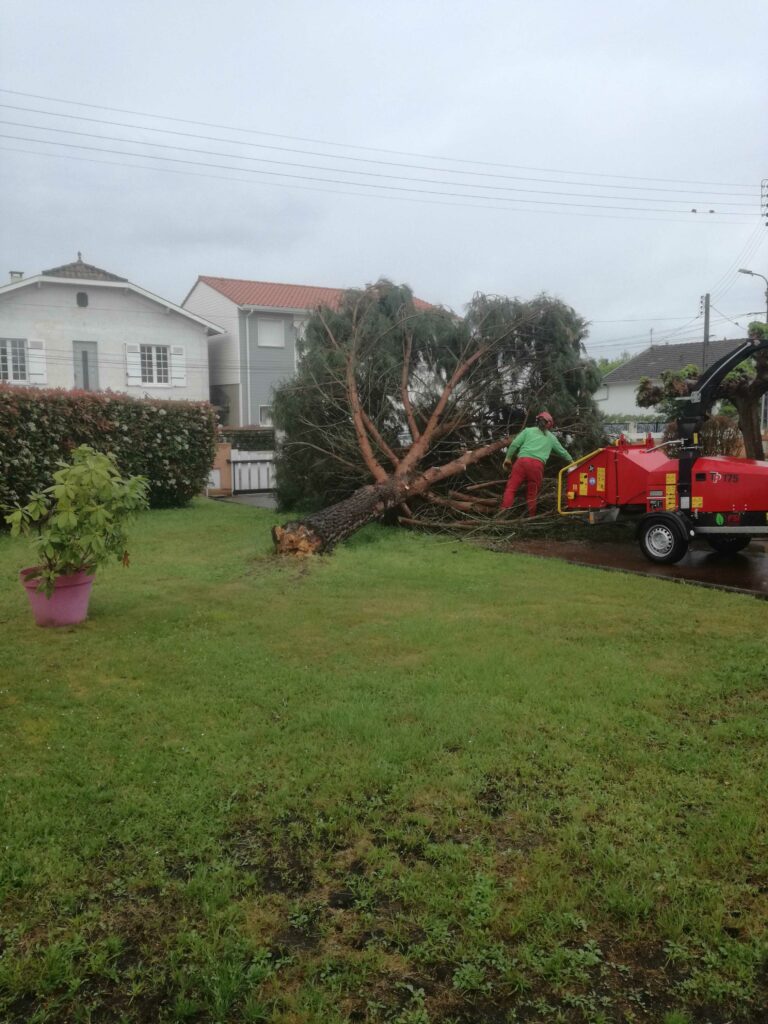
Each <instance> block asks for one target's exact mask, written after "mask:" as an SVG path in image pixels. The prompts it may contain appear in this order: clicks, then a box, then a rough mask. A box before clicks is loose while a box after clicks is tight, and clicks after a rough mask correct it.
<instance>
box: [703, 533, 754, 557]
mask: <svg viewBox="0 0 768 1024" xmlns="http://www.w3.org/2000/svg"><path fill="white" fill-rule="evenodd" d="M751 540H752V538H751V537H750V536H746V537H745V536H744V535H743V534H741V533H711V534H707V543H708V544H709V546H710V547H711V548H713V550H715V551H716V552H717V553H718V555H736V554H738V553H739V551H743V550H744V548H745V547H746V546H747V545H748V544H749V542H750V541H751Z"/></svg>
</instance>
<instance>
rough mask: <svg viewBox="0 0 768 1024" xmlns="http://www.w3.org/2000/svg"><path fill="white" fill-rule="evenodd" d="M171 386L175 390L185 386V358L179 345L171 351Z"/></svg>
mask: <svg viewBox="0 0 768 1024" xmlns="http://www.w3.org/2000/svg"><path fill="white" fill-rule="evenodd" d="M171 384H172V385H173V387H175V388H185V387H186V386H187V357H186V355H185V353H184V349H183V348H182V346H181V345H174V346H173V348H172V349H171Z"/></svg>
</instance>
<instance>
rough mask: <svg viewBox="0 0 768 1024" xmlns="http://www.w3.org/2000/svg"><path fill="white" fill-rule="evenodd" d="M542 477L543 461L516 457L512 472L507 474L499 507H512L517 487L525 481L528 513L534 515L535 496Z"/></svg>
mask: <svg viewBox="0 0 768 1024" xmlns="http://www.w3.org/2000/svg"><path fill="white" fill-rule="evenodd" d="M543 477H544V463H543V462H542V461H541V460H540V459H517V460H516V461H515V464H514V466H513V467H512V472H511V473H510V474H509V480H507V486H506V487H505V488H504V497H503V498H502V499H501V507H502V508H512V505H513V504H514V501H515V494H516V492H517V489H518V488H519V487H520V486H521V484H523V483H525V500H526V503H527V505H528V514H529V515H532V516H535V515H536V498H537V496H538V493H539V491H540V490H541V481H542V478H543Z"/></svg>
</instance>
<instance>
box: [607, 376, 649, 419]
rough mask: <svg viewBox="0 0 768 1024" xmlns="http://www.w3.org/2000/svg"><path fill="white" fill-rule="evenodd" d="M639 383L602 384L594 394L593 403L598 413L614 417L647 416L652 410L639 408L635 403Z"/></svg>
mask: <svg viewBox="0 0 768 1024" xmlns="http://www.w3.org/2000/svg"><path fill="white" fill-rule="evenodd" d="M639 383H640V381H639V380H638V381H634V382H632V381H631V382H629V383H621V384H618V383H617V384H603V386H602V387H601V388H599V389H598V391H597V392H596V394H595V401H596V402H597V407H598V409H599V410H600V412H603V413H607V414H608V415H609V416H614V415H624V416H629V415H631V414H632V415H636V416H648V415H651V414H652V410H650V409H644V408H641V406H639V405H638V404H637V402H636V401H635V393H636V391H637V387H638V384H639Z"/></svg>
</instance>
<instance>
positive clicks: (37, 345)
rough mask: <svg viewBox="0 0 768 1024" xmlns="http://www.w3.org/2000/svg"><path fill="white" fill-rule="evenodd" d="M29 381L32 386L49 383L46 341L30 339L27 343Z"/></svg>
mask: <svg viewBox="0 0 768 1024" xmlns="http://www.w3.org/2000/svg"><path fill="white" fill-rule="evenodd" d="M27 379H28V380H29V383H30V384H47V383H48V369H47V366H46V359H45V342H44V341H37V340H33V339H31V338H30V340H29V341H28V342H27Z"/></svg>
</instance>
